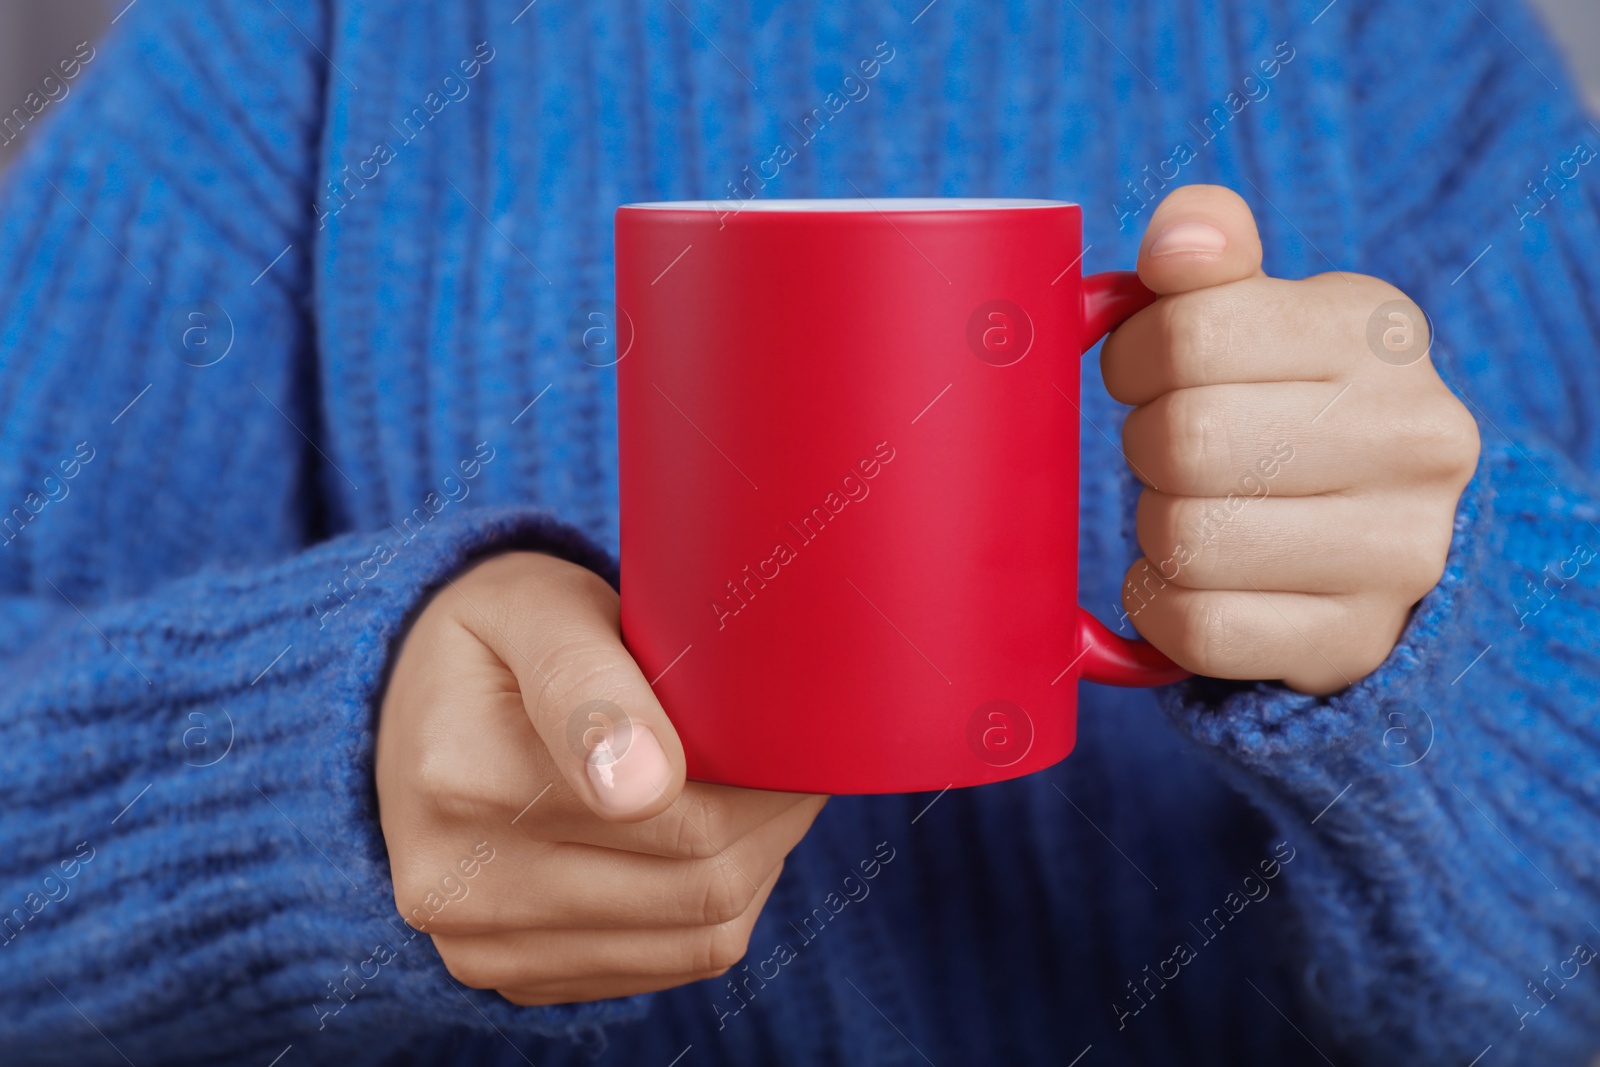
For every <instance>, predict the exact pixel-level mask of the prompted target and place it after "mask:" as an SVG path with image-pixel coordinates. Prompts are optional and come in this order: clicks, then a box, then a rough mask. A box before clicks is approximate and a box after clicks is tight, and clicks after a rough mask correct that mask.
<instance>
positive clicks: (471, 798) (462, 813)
mask: <svg viewBox="0 0 1600 1067" xmlns="http://www.w3.org/2000/svg"><path fill="white" fill-rule="evenodd" d="M415 774H416V782H415V784H416V789H417V792H418V794H419V795H420V796H422V797H423V798H425V800H426V802H427V805H428V807H429V808H431V809H432V811H433V812H434V813H435V814H436V815H438V816H439V817H440V818H441V819H444V820H446V821H449V822H457V823H459V822H472V821H474V820H476V819H478V818H480V817H481V816H482V815H483V813H484V809H485V806H486V798H485V797H483V796H481V795H480V794H479V792H478V790H477V789H476V788H475V787H474V785H473V782H474V780H475V778H474V776H473V775H471V774H465V773H463V772H462V768H461V761H460V759H459V757H458V756H457V754H456V753H455V752H454V751H453V750H452V749H450V748H449V747H446V746H443V745H431V746H428V747H427V748H426V749H424V750H423V752H422V754H421V755H420V756H419V757H418V759H417V765H416V772H415Z"/></svg>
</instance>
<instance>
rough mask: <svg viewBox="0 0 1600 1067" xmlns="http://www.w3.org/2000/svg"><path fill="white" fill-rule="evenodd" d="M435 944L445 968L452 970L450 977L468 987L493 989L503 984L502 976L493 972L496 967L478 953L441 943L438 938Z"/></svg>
mask: <svg viewBox="0 0 1600 1067" xmlns="http://www.w3.org/2000/svg"><path fill="white" fill-rule="evenodd" d="M434 945H435V947H437V948H438V949H439V958H440V959H441V960H443V961H444V969H445V970H446V971H449V972H450V977H452V978H454V979H455V980H456V981H458V982H460V983H461V984H462V985H464V986H466V987H467V988H468V989H493V988H495V987H496V986H497V985H499V984H501V978H500V976H497V975H495V974H494V973H493V972H494V968H492V967H490V966H488V965H487V961H485V960H484V959H483V957H482V956H480V955H479V954H478V953H475V952H463V951H461V950H460V949H459V948H453V947H450V946H448V945H440V944H439V942H438V941H437V940H436V941H435V942H434Z"/></svg>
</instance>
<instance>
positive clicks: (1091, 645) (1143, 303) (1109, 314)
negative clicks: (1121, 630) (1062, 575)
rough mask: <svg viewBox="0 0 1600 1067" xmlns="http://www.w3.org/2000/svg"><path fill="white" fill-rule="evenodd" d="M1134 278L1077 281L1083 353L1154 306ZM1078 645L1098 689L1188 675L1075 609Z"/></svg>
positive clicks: (1113, 274) (1123, 274)
mask: <svg viewBox="0 0 1600 1067" xmlns="http://www.w3.org/2000/svg"><path fill="white" fill-rule="evenodd" d="M1155 299H1156V294H1155V293H1153V292H1151V291H1150V289H1148V288H1147V287H1146V286H1145V284H1144V283H1143V282H1141V281H1140V280H1139V275H1138V273H1137V272H1135V271H1131V270H1114V271H1107V272H1106V273H1104V274H1091V275H1090V276H1089V277H1087V278H1085V279H1084V280H1083V336H1082V338H1081V339H1080V340H1081V345H1080V347H1081V349H1082V351H1083V352H1087V351H1089V349H1091V348H1093V347H1094V346H1095V345H1096V344H1097V343H1099V341H1100V338H1102V337H1104V336H1105V335H1106V334H1108V333H1110V332H1111V331H1112V330H1114V329H1116V328H1117V327H1118V326H1120V325H1122V323H1124V322H1126V321H1127V320H1128V319H1129V318H1130V317H1132V316H1133V315H1135V314H1137V313H1138V312H1140V311H1142V310H1144V309H1145V308H1147V307H1149V306H1150V305H1151V304H1152V303H1154V302H1155ZM1078 643H1079V644H1080V645H1081V646H1082V648H1083V651H1082V652H1081V653H1079V655H1080V657H1081V659H1082V660H1083V672H1082V677H1083V678H1084V679H1086V680H1087V681H1091V682H1099V683H1100V684H1102V685H1123V686H1144V685H1170V684H1171V683H1173V682H1177V681H1182V680H1183V679H1184V678H1188V677H1189V676H1190V672H1188V671H1186V670H1184V669H1183V668H1182V667H1180V666H1178V665H1177V664H1176V663H1174V662H1172V660H1170V659H1168V658H1167V657H1166V656H1165V655H1163V654H1162V652H1161V651H1160V650H1159V649H1158V648H1156V646H1154V645H1152V644H1150V643H1149V642H1148V641H1131V640H1129V639H1128V638H1126V637H1119V636H1118V635H1116V634H1114V633H1112V632H1111V631H1110V630H1109V629H1107V628H1106V627H1105V626H1104V625H1103V624H1102V623H1101V622H1100V620H1098V619H1096V618H1095V617H1094V616H1093V615H1091V614H1089V613H1088V612H1087V611H1085V610H1084V609H1083V608H1081V607H1080V608H1079V609H1078Z"/></svg>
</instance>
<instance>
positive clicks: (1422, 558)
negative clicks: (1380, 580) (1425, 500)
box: [1393, 509, 1454, 607]
mask: <svg viewBox="0 0 1600 1067" xmlns="http://www.w3.org/2000/svg"><path fill="white" fill-rule="evenodd" d="M1450 517H1451V516H1450V515H1449V514H1446V515H1445V516H1443V517H1441V516H1439V515H1437V514H1435V513H1434V512H1433V510H1432V509H1430V510H1429V512H1428V513H1427V514H1426V515H1424V516H1422V517H1421V519H1420V520H1419V521H1418V522H1416V523H1414V524H1408V525H1407V526H1406V527H1405V528H1404V529H1403V530H1401V531H1400V532H1399V533H1398V534H1397V535H1396V536H1395V537H1394V538H1393V543H1395V544H1397V545H1398V546H1399V547H1398V548H1397V550H1396V551H1398V552H1399V554H1400V557H1401V558H1400V561H1399V568H1398V570H1399V573H1400V575H1401V579H1400V581H1399V582H1398V583H1397V584H1398V589H1397V590H1396V591H1397V592H1398V593H1399V594H1400V595H1401V598H1402V599H1403V600H1404V601H1405V604H1406V606H1408V607H1409V606H1410V605H1412V604H1415V603H1416V602H1417V601H1419V600H1421V599H1422V598H1423V597H1425V596H1427V595H1428V593H1429V592H1431V591H1432V589H1433V587H1434V586H1436V585H1438V584H1439V579H1441V578H1443V577H1444V569H1445V564H1446V562H1447V561H1448V559H1449V556H1450V541H1451V536H1452V534H1453V532H1454V531H1453V529H1452V523H1451V521H1450Z"/></svg>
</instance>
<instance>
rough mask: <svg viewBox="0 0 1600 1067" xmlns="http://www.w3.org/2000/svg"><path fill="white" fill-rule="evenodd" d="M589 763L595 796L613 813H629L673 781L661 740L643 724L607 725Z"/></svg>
mask: <svg viewBox="0 0 1600 1067" xmlns="http://www.w3.org/2000/svg"><path fill="white" fill-rule="evenodd" d="M588 763H589V781H590V783H591V784H592V785H593V786H594V792H595V796H596V797H598V798H599V800H600V806H601V807H602V808H604V809H605V810H606V811H607V812H608V813H610V814H612V815H632V814H633V813H634V812H636V811H638V810H639V809H640V808H643V807H644V806H646V805H647V804H649V803H650V802H651V801H653V800H655V799H656V798H657V797H658V796H661V795H662V794H663V793H664V792H666V789H667V783H668V782H670V781H671V780H672V766H671V764H669V763H667V754H666V753H665V752H663V751H661V742H660V741H657V740H656V735H655V733H654V732H653V731H651V729H650V727H648V726H645V725H643V724H642V723H635V722H630V723H626V724H623V725H621V726H619V727H610V728H608V729H607V730H606V731H605V735H604V736H603V737H602V738H601V740H600V743H599V744H597V745H595V747H594V748H593V749H591V750H590V752H589V759H588Z"/></svg>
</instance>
